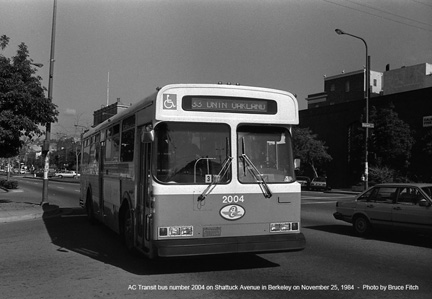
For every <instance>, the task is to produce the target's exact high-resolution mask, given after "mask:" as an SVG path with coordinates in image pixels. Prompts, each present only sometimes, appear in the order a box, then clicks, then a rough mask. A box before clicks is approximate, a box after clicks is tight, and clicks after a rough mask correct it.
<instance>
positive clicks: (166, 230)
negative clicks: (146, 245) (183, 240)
mask: <svg viewBox="0 0 432 299" xmlns="http://www.w3.org/2000/svg"><path fill="white" fill-rule="evenodd" d="M158 231H159V237H191V236H193V226H168V227H159V229H158Z"/></svg>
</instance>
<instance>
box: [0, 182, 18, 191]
mask: <svg viewBox="0 0 432 299" xmlns="http://www.w3.org/2000/svg"><path fill="white" fill-rule="evenodd" d="M0 187H3V188H6V189H17V188H18V181H8V180H0Z"/></svg>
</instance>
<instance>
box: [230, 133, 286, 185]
mask: <svg viewBox="0 0 432 299" xmlns="http://www.w3.org/2000/svg"><path fill="white" fill-rule="evenodd" d="M237 148H238V152H239V153H238V155H237V156H238V157H239V160H238V175H239V181H240V182H242V183H257V182H258V183H264V184H265V183H283V182H292V181H293V180H294V165H293V163H294V162H293V161H294V160H293V154H292V150H291V135H290V133H289V131H288V129H286V128H282V127H268V126H250V125H243V126H240V127H239V128H238V131H237Z"/></svg>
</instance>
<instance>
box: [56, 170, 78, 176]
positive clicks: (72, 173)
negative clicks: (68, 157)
mask: <svg viewBox="0 0 432 299" xmlns="http://www.w3.org/2000/svg"><path fill="white" fill-rule="evenodd" d="M54 176H55V177H57V178H76V177H78V175H77V173H76V172H75V171H73V170H63V171H59V172H56V173H55V175H54Z"/></svg>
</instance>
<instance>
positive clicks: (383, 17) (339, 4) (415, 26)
mask: <svg viewBox="0 0 432 299" xmlns="http://www.w3.org/2000/svg"><path fill="white" fill-rule="evenodd" d="M322 1H324V2H327V3H330V4H334V5H337V6H341V7H344V8H347V9H351V10H355V11H358V12H361V13H364V14H368V15H371V16H374V17H378V18H382V19H385V20H388V21H391V22H395V23H398V24H402V25H406V26H409V27H413V28H417V29H420V30H424V31H429V32H432V29H428V28H424V27H420V26H417V25H413V24H408V23H405V22H402V21H399V20H395V19H392V18H389V17H385V16H382V15H379V14H375V13H371V12H369V11H365V10H361V9H358V8H355V7H352V6H348V5H344V4H341V3H337V2H334V1H330V0H322ZM356 4H358V3H356ZM385 13H387V12H385ZM404 18H405V17H404ZM406 19H408V18H406ZM417 22H419V21H417ZM425 24H427V23H425ZM427 25H428V26H432V25H430V24H427Z"/></svg>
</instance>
